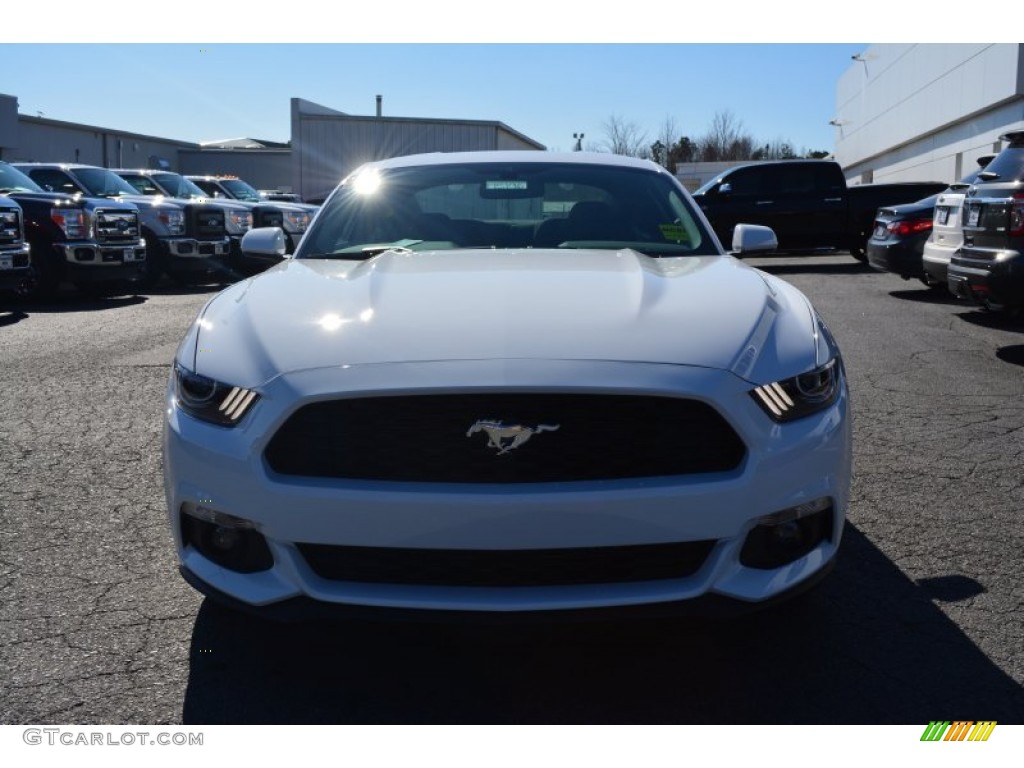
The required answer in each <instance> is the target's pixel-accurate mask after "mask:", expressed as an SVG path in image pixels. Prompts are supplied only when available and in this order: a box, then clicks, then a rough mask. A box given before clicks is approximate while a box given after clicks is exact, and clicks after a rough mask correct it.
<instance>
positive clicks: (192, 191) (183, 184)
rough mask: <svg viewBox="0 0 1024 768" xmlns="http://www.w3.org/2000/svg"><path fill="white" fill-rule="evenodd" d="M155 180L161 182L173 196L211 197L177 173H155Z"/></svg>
mask: <svg viewBox="0 0 1024 768" xmlns="http://www.w3.org/2000/svg"><path fill="white" fill-rule="evenodd" d="M153 181H155V182H156V183H157V184H159V185H160V186H161V187H162V188H163V190H164V192H166V193H167V194H168V195H170V196H171V197H184V198H186V199H187V198H190V197H209V195H207V194H206V193H205V192H203V190H201V189H200V188H199V187H197V186H196V185H195V184H193V183H192V182H191V181H189V180H188V179H186V178H185V177H184V176H179V175H178V174H176V173H154V174H153Z"/></svg>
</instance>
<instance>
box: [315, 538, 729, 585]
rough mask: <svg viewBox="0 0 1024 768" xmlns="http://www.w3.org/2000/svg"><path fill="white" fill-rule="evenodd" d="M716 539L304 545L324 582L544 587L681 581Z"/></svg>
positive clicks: (705, 556)
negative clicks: (527, 545)
mask: <svg viewBox="0 0 1024 768" xmlns="http://www.w3.org/2000/svg"><path fill="white" fill-rule="evenodd" d="M714 546H715V542H714V541H694V542H686V543H681V544H641V545H634V546H625V547H587V548H574V549H523V550H465V549H391V548H381V547H342V546H329V545H324V544H299V545H298V548H299V551H300V552H301V553H302V556H303V557H304V558H305V559H306V562H307V563H308V564H309V567H310V568H312V569H313V572H314V573H316V575H317V576H319V577H320V578H322V579H329V580H331V581H356V582H364V583H372V584H426V585H443V586H460V587H539V586H558V585H563V586H564V585H570V584H616V583H623V582H632V581H659V580H663V579H681V578H685V577H687V576H691V575H693V574H694V573H696V572H697V571H698V570H699V569H700V567H701V565H702V564H703V563H704V561H705V560H706V559H707V556H708V554H710V552H711V550H712V548H713V547H714Z"/></svg>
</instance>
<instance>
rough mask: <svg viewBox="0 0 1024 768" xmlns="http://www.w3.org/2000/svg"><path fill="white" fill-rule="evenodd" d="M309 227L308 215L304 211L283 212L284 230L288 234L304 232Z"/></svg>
mask: <svg viewBox="0 0 1024 768" xmlns="http://www.w3.org/2000/svg"><path fill="white" fill-rule="evenodd" d="M308 226H309V214H308V213H306V212H305V211H285V212H284V228H285V229H287V230H288V231H289V232H305V231H306V227H308Z"/></svg>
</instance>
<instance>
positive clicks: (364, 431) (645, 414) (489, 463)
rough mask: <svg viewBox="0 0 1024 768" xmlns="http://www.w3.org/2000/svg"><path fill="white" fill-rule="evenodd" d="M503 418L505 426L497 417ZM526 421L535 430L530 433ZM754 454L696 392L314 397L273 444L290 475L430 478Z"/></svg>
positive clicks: (719, 467) (502, 479)
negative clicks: (688, 395) (497, 426)
mask: <svg viewBox="0 0 1024 768" xmlns="http://www.w3.org/2000/svg"><path fill="white" fill-rule="evenodd" d="M497 421H501V422H503V425H504V431H502V430H500V429H495V428H494V424H495V422H497ZM485 422H486V423H485ZM516 427H518V428H519V429H518V430H516V429H515V428H516ZM509 428H511V429H509ZM525 431H531V434H529V435H526V436H525V437H523V434H524V432H525ZM515 435H519V438H518V444H517V445H514V446H513V445H512V443H513V442H516V440H517V439H516V438H515ZM495 441H496V443H497V444H495ZM745 455H746V447H745V446H744V444H743V442H742V440H741V439H740V437H739V435H737V434H736V432H735V431H734V430H733V429H732V427H730V426H729V424H728V422H726V421H725V419H723V418H722V416H721V415H720V414H719V413H718V412H717V411H716V410H715V409H714V408H712V407H711V406H709V405H707V404H706V403H703V402H700V401H697V400H688V399H683V398H675V397H655V396H650V397H648V396H638V395H597V394H576V393H551V392H548V393H522V392H515V393H492V394H479V393H470V394H451V395H403V396H393V397H366V398H351V399H343V400H327V401H322V402H317V403H310V404H309V405H305V406H303V407H302V408H300V409H299V410H298V411H296V412H295V413H294V414H292V416H291V417H290V418H289V419H288V421H286V422H285V424H284V425H283V426H282V427H281V428H280V429H279V430H278V431H277V433H276V434H275V435H274V437H273V438H272V439H271V441H270V443H269V444H268V446H267V449H266V452H265V458H266V460H267V463H268V465H269V466H270V468H271V469H273V470H274V471H275V472H278V473H280V474H282V475H299V476H304V477H325V478H327V477H330V478H346V479H358V480H384V481H394V482H419V483H438V482H440V483H545V482H571V481H583V480H613V479H622V478H638V477H658V476H673V475H689V474H695V473H705V472H728V471H731V470H734V469H736V468H737V467H738V466H739V465H740V463H741V462H742V461H743V458H744V456H745Z"/></svg>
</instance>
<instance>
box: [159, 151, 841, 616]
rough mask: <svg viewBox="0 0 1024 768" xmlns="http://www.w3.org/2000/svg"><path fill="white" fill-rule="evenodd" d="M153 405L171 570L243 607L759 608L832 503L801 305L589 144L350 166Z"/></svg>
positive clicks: (741, 248)
mask: <svg viewBox="0 0 1024 768" xmlns="http://www.w3.org/2000/svg"><path fill="white" fill-rule="evenodd" d="M773 246H774V236H773V235H772V233H771V231H770V230H767V229H764V228H760V227H745V226H740V227H737V232H736V235H735V239H734V243H733V249H734V251H735V252H752V251H756V250H759V249H766V248H767V249H770V248H772V247H773ZM244 247H245V248H246V249H247V250H248V251H250V252H252V253H262V254H264V255H269V254H277V253H283V238H282V237H281V234H280V232H279V231H278V230H274V229H264V230H254V231H253V232H250V233H249V235H247V236H246V240H245V241H244ZM166 413H167V418H166V424H165V430H164V473H165V477H164V479H165V490H166V494H167V502H168V508H169V515H170V522H171V528H172V530H173V533H174V538H175V541H176V545H177V549H178V555H179V557H180V560H181V571H182V573H183V574H184V576H185V577H186V579H188V581H189V582H190V583H191V584H193V585H194V586H196V587H197V588H198V589H200V590H201V591H202V592H204V593H205V594H207V595H210V596H211V597H213V598H215V599H217V600H219V601H222V602H225V603H228V604H230V605H233V606H235V607H238V608H242V609H248V610H259V611H261V612H263V613H266V614H269V615H271V616H300V615H307V614H316V613H320V612H323V611H324V610H325V609H331V611H332V612H333V611H341V612H344V611H345V610H352V609H353V608H355V609H357V610H366V609H368V608H370V609H372V608H378V609H380V608H389V609H414V610H415V609H418V610H420V611H423V610H431V611H460V612H470V611H475V612H492V613H493V612H505V613H508V612H527V611H529V612H537V611H551V612H562V611H572V612H574V614H578V611H579V609H591V608H625V609H626V610H627V611H633V610H644V609H651V610H656V611H662V610H675V609H677V608H684V607H692V606H693V605H695V604H696V605H702V604H706V603H708V602H714V603H718V604H722V603H727V604H729V605H736V606H742V605H750V604H759V603H764V602H766V601H773V600H775V599H776V598H781V597H786V596H790V595H792V594H794V593H796V592H799V591H802V590H803V589H805V588H807V587H808V586H810V585H812V584H814V583H816V582H817V581H818V580H819V579H820V577H821V576H823V575H824V574H825V573H827V572H828V570H829V569H830V566H831V565H832V563H833V561H834V558H835V555H836V551H837V547H838V545H839V539H840V535H841V532H842V527H843V521H844V518H845V514H846V507H847V503H848V497H849V484H850V462H851V424H850V418H849V402H848V395H847V387H846V381H845V374H844V370H843V364H842V360H841V358H840V355H839V350H838V348H837V347H836V344H835V342H834V340H833V338H832V336H831V334H830V333H829V332H828V330H827V328H826V327H825V324H824V323H823V322H822V320H821V318H819V316H818V315H817V313H816V312H815V310H814V309H813V307H812V306H811V304H810V302H809V301H808V300H807V299H806V298H805V297H804V296H803V295H802V294H801V293H800V292H799V291H797V290H796V289H795V288H793V287H792V286H790V285H789V284H787V283H786V282H783V281H782V280H779V279H777V278H774V277H772V276H770V275H767V274H764V273H762V272H760V271H758V270H755V269H753V268H751V267H748V266H746V265H745V264H743V263H742V262H740V261H738V260H737V259H735V258H733V256H730V255H726V254H725V253H724V252H723V250H722V247H721V245H720V244H719V242H718V241H717V240H716V238H715V236H714V234H713V233H712V230H711V228H710V227H709V226H708V224H707V222H706V221H705V219H704V218H703V216H702V215H701V213H700V212H699V210H698V209H697V208H696V206H695V205H694V204H693V202H692V201H691V199H690V197H689V195H688V194H687V192H686V191H685V189H684V188H683V187H682V186H681V185H680V184H679V182H678V181H677V180H676V179H675V178H674V177H673V176H671V175H670V174H669V173H667V172H666V171H664V170H663V169H661V168H659V167H658V166H656V165H654V164H652V163H648V162H646V161H638V160H631V159H627V158H622V157H616V156H612V155H588V154H584V153H573V154H564V155H561V154H552V153H546V152H486V153H484V152H481V153H460V154H433V155H420V156H411V157H403V158H397V159H393V160H388V161H381V162H376V163H371V164H368V165H366V166H363V167H362V168H361V169H359V170H358V171H356V172H355V173H354V174H352V175H351V176H350V177H349V178H347V179H346V180H345V181H344V182H342V184H341V185H340V186H339V187H338V189H337V190H335V192H334V193H333V194H332V196H331V197H330V198H329V199H328V200H327V202H326V203H325V204H324V206H323V208H322V209H321V211H320V213H319V214H318V215H317V217H316V220H315V221H314V223H313V224H312V226H311V227H310V229H309V231H308V232H307V234H306V236H305V238H304V240H303V241H302V244H301V246H300V247H299V248H298V250H297V252H296V253H295V254H294V256H293V257H288V258H287V259H286V260H285V261H284V262H283V263H282V264H280V265H279V266H277V267H275V268H273V269H271V270H270V271H269V272H266V273H264V274H262V275H260V276H258V277H255V278H252V279H249V280H245V281H243V282H240V283H237V284H235V285H233V286H231V287H230V288H228V289H226V290H224V291H223V292H221V293H220V294H218V295H217V296H215V297H213V298H212V299H211V300H210V301H209V302H208V303H207V304H206V306H205V307H204V308H203V309H202V311H201V312H200V314H199V317H198V318H197V319H196V321H195V323H194V324H193V325H192V326H191V327H190V328H189V330H188V333H187V334H186V336H185V339H184V341H183V342H182V344H181V347H180V348H179V350H178V352H177V356H176V359H175V362H174V369H173V373H172V377H171V382H170V387H169V390H168V394H167V411H166ZM695 598H700V599H699V600H695ZM461 615H465V614H461ZM545 615H548V616H553V615H554V614H545Z"/></svg>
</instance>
